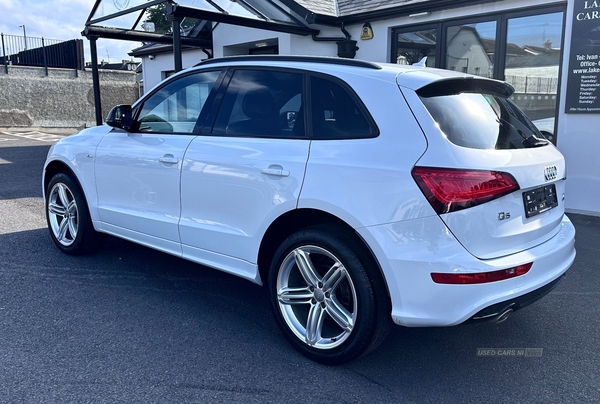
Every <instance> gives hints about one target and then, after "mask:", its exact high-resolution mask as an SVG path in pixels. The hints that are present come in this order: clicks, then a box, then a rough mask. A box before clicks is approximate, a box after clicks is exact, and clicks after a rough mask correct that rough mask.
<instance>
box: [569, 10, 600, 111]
mask: <svg viewBox="0 0 600 404" xmlns="http://www.w3.org/2000/svg"><path fill="white" fill-rule="evenodd" d="M565 112H566V113H571V114H586V113H596V114H599V113H600V0H593V1H591V0H587V1H583V0H575V9H574V12H573V29H572V34H571V52H570V54H569V75H568V81H567V99H566V105H565Z"/></svg>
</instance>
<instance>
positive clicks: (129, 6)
mask: <svg viewBox="0 0 600 404" xmlns="http://www.w3.org/2000/svg"><path fill="white" fill-rule="evenodd" d="M168 3H171V5H173V7H172V8H171V9H173V10H179V11H178V15H179V17H182V18H188V19H189V17H186V15H187V14H190V13H191V14H193V15H191V16H190V17H194V18H196V20H198V19H200V18H198V17H199V16H200V17H202V18H201V19H203V20H209V21H213V22H226V23H230V24H236V25H242V26H250V27H255V28H265V29H270V30H273V31H280V32H290V33H297V34H303V35H309V34H313V33H316V32H317V31H315V30H312V29H310V28H308V27H307V24H306V23H305V22H304V21H303V20H302V19H301V18H300V17H299V16H297V15H295V14H294V13H293V12H292V11H291V10H290V9H289V8H288V7H286V6H285V5H283V4H282V3H280V2H279V1H277V0H178V1H177V2H174V1H172V0H96V3H95V4H94V7H93V9H92V11H91V13H90V16H89V17H88V20H87V22H86V26H103V27H110V28H117V29H122V30H136V31H141V32H144V31H145V32H154V31H153V26H152V24H144V22H145V21H146V20H147V19H148V17H149V15H150V14H149V10H150V12H152V10H153V9H161V10H166V9H167V7H166V6H167V4H168ZM165 18H167V19H168V17H167V16H165ZM186 25H187V26H188V27H189V26H190V22H189V21H188V23H187V24H186ZM182 27H183V24H182ZM193 32H194V30H190V29H188V30H185V29H184V30H182V32H181V34H182V35H184V36H185V35H188V34H190V35H193Z"/></svg>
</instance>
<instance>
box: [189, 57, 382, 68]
mask: <svg viewBox="0 0 600 404" xmlns="http://www.w3.org/2000/svg"><path fill="white" fill-rule="evenodd" d="M257 61H266V62H307V63H324V64H332V65H344V66H354V67H363V68H367V69H377V70H379V69H381V66H379V65H378V64H376V63H373V62H367V61H366V60H356V59H344V58H335V57H326V56H297V55H242V56H225V57H222V58H215V59H208V60H205V61H203V62H200V63H198V64H196V65H195V66H206V65H210V64H214V63H222V62H257Z"/></svg>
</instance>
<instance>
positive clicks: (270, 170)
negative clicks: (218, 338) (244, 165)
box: [261, 166, 290, 177]
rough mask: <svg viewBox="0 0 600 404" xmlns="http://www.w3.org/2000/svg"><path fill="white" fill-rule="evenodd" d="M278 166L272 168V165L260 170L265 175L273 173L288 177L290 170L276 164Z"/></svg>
mask: <svg viewBox="0 0 600 404" xmlns="http://www.w3.org/2000/svg"><path fill="white" fill-rule="evenodd" d="M277 167H279V168H273V166H271V167H269V168H264V169H262V170H261V173H263V174H266V175H275V176H277V177H289V176H290V172H289V171H288V170H284V169H283V167H281V166H277Z"/></svg>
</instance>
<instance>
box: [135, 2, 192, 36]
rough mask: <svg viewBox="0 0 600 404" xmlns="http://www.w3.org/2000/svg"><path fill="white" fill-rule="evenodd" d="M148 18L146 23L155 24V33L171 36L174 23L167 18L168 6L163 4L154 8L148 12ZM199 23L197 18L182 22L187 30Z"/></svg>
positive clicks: (182, 26)
mask: <svg viewBox="0 0 600 404" xmlns="http://www.w3.org/2000/svg"><path fill="white" fill-rule="evenodd" d="M146 15H147V18H146V19H145V20H144V23H146V22H153V23H154V32H156V33H158V34H171V33H172V32H173V23H172V21H171V20H170V19H169V17H168V16H167V4H166V3H161V4H157V5H156V6H152V7H150V8H148V9H147V10H146ZM197 22H198V20H197V19H195V18H184V19H183V21H182V22H181V28H183V29H184V30H187V29H188V28H191V27H193V26H194V25H196V24H197Z"/></svg>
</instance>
